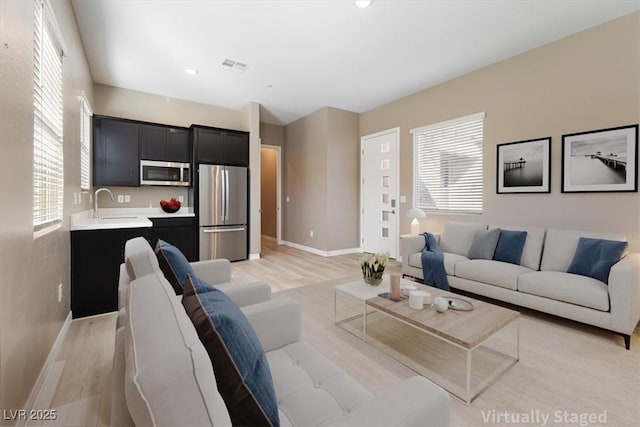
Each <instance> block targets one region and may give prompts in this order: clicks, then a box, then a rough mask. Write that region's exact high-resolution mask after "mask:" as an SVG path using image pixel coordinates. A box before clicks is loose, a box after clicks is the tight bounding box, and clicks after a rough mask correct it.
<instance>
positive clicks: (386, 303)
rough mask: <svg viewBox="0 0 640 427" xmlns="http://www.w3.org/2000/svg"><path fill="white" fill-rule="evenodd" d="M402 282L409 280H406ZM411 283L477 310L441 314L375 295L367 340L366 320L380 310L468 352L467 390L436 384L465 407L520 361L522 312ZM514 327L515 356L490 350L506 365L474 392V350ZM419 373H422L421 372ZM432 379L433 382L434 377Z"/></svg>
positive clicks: (368, 312) (370, 303) (370, 304)
mask: <svg viewBox="0 0 640 427" xmlns="http://www.w3.org/2000/svg"><path fill="white" fill-rule="evenodd" d="M403 282H408V281H404V280H403ZM408 283H412V284H414V285H415V286H417V288H418V289H419V290H426V291H428V292H429V293H431V295H432V298H435V297H438V296H442V297H445V298H447V297H456V298H462V299H465V300H467V301H470V302H471V303H472V304H473V306H474V309H473V310H472V311H453V310H447V311H445V312H444V313H439V312H437V311H436V310H435V309H434V308H433V307H431V306H425V308H423V309H422V310H414V309H412V308H410V307H409V300H408V299H406V300H403V301H400V302H394V301H391V300H388V299H385V298H382V297H379V296H377V295H375V296H373V297H370V298H367V299H366V300H365V309H364V311H363V315H364V327H363V337H364V340H365V342H366V340H367V326H366V325H367V318H368V317H369V316H370V315H371V313H372V312H373V311H378V312H380V313H383V314H385V315H386V316H389V317H391V318H393V319H395V320H398V321H400V322H402V323H405V324H407V325H409V326H411V327H413V328H415V329H417V330H419V331H420V332H424V333H427V334H429V335H431V336H434V337H436V338H438V339H440V340H443V341H445V342H447V343H449V344H451V345H454V346H455V347H458V348H460V349H462V350H464V351H465V352H466V367H465V369H466V372H465V375H466V382H465V387H464V390H463V391H462V392H460V390H457V389H456V388H455V387H450V385H449V384H444V383H442V382H438V381H437V380H434V382H437V383H438V384H439V385H441V386H442V387H444V388H445V389H447V391H449V392H450V393H451V394H453V395H454V396H456V397H458V398H460V399H461V400H463V401H464V402H465V403H466V404H470V403H471V401H472V400H473V399H474V398H475V397H477V396H478V395H479V394H480V393H482V392H483V391H484V390H486V389H487V388H488V387H489V386H490V385H491V384H493V383H494V382H495V381H497V380H498V379H499V378H500V377H501V376H502V375H503V374H504V373H505V372H506V371H507V370H509V369H510V368H511V367H512V366H513V365H515V364H516V363H517V362H518V360H519V359H520V327H519V323H518V320H519V317H520V313H519V312H517V311H514V310H510V309H508V308H504V307H500V306H497V305H493V304H489V303H487V302H484V301H479V300H475V299H472V298H468V297H463V296H460V295H457V294H453V293H451V292H445V291H442V290H440V289H436V288H432V287H428V286H424V285H421V284H418V283H415V282H408ZM370 309H371V310H370ZM512 324H515V327H516V343H515V356H514V355H509V354H506V353H504V352H499V351H497V350H493V349H490V350H491V351H492V352H493V353H498V354H499V355H500V357H501V358H505V359H506V362H507V365H506V366H505V367H503V368H502V369H501V370H499V372H498V373H497V374H495V375H494V376H493V377H491V378H490V379H489V381H486V382H485V384H483V385H481V386H480V387H479V388H478V389H476V390H475V391H474V390H472V388H471V368H472V364H471V359H472V353H473V351H474V350H476V349H478V348H479V347H481V346H482V345H483V344H484V343H485V342H486V341H487V340H489V339H490V338H491V337H493V336H494V335H495V334H496V333H497V332H499V331H500V330H502V329H503V328H506V327H507V326H509V325H512ZM424 351H429V349H428V348H426V349H424ZM392 357H393V355H392ZM399 361H400V362H401V363H403V364H405V366H408V367H409V368H410V369H412V370H414V371H416V369H414V367H413V366H409V365H407V364H406V363H404V362H403V361H402V360H399ZM416 372H418V373H420V374H422V372H419V371H416ZM425 376H427V375H425ZM431 379H432V380H433V378H431Z"/></svg>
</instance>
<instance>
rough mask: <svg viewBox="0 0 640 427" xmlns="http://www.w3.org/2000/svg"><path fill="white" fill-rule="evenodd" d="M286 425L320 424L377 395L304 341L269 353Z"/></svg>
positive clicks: (341, 415) (268, 356)
mask: <svg viewBox="0 0 640 427" xmlns="http://www.w3.org/2000/svg"><path fill="white" fill-rule="evenodd" d="M267 360H268V361H269V366H270V368H271V372H272V374H273V383H274V386H275V389H276V396H277V397H278V407H279V408H280V414H281V417H280V421H281V423H282V425H287V424H290V425H299V426H317V425H327V424H330V421H331V420H335V419H337V418H341V417H343V416H345V415H347V414H348V413H349V412H351V411H352V410H353V409H355V408H356V407H358V406H360V405H361V404H362V403H364V402H367V401H369V400H371V399H373V396H372V395H371V394H370V393H369V392H368V391H367V390H365V389H364V388H363V387H362V386H361V385H360V384H358V383H357V382H356V381H355V380H353V379H352V378H351V377H349V376H348V375H346V374H345V373H344V372H343V371H341V370H340V369H339V368H338V367H337V366H336V365H335V364H333V363H332V362H331V361H329V360H328V359H327V358H325V357H324V356H322V355H321V354H320V353H318V352H317V351H315V350H314V349H312V348H311V347H309V345H308V344H306V343H305V342H303V341H298V342H296V343H293V344H289V345H287V346H284V347H281V348H279V349H277V350H273V351H270V352H268V353H267Z"/></svg>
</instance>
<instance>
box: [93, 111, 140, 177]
mask: <svg viewBox="0 0 640 427" xmlns="http://www.w3.org/2000/svg"><path fill="white" fill-rule="evenodd" d="M139 135H140V124H139V123H136V122H131V121H126V120H118V119H112V118H106V117H99V116H94V118H93V185H94V186H96V187H99V186H107V185H109V186H133V187H135V186H139V185H140V157H139Z"/></svg>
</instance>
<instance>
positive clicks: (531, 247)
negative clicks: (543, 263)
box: [489, 225, 545, 270]
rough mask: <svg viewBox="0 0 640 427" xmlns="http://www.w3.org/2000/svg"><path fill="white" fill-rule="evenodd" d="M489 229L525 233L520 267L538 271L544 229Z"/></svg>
mask: <svg viewBox="0 0 640 427" xmlns="http://www.w3.org/2000/svg"><path fill="white" fill-rule="evenodd" d="M489 228H490V229H491V228H499V229H501V230H509V231H526V232H527V238H526V240H525V242H524V248H523V249H522V257H521V258H520V265H524V266H525V267H529V268H530V269H532V270H539V269H540V258H541V257H542V246H543V245H544V236H545V229H544V228H539V227H521V226H510V225H490V226H489Z"/></svg>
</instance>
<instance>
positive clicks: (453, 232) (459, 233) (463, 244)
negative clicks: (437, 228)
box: [439, 221, 487, 257]
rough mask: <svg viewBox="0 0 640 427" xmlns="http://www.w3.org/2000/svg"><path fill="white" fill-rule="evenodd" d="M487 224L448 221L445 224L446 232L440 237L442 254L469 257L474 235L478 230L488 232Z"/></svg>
mask: <svg viewBox="0 0 640 427" xmlns="http://www.w3.org/2000/svg"><path fill="white" fill-rule="evenodd" d="M486 229H487V226H486V225H485V224H477V223H472V222H455V221H448V222H445V223H444V230H443V231H442V234H441V236H440V242H439V245H440V249H442V252H450V253H452V254H457V255H462V256H465V257H466V256H467V255H468V254H469V248H470V247H471V241H472V240H473V235H474V234H475V232H476V231H477V230H486Z"/></svg>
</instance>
